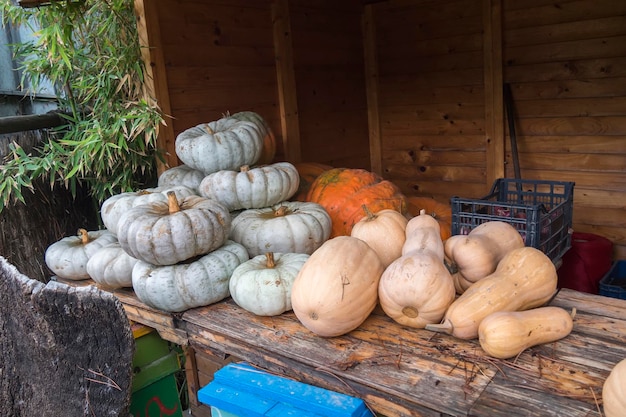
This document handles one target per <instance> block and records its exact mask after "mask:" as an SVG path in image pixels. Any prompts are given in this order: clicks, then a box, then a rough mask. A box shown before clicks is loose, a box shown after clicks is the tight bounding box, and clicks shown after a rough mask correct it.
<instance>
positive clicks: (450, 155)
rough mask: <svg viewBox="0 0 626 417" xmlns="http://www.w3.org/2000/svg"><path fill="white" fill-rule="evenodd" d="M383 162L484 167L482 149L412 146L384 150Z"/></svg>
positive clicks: (389, 163)
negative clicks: (445, 148) (438, 148)
mask: <svg viewBox="0 0 626 417" xmlns="http://www.w3.org/2000/svg"><path fill="white" fill-rule="evenodd" d="M383 160H384V164H385V165H386V166H388V165H400V164H409V165H415V166H416V167H418V169H421V168H422V167H428V166H448V165H454V166H460V167H463V166H466V167H468V166H471V167H480V168H484V167H485V153H484V152H482V151H471V150H469V151H465V150H463V151H456V152H454V151H422V150H419V148H416V147H412V148H408V149H402V150H391V151H386V152H385V154H384V155H383Z"/></svg>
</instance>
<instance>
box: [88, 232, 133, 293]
mask: <svg viewBox="0 0 626 417" xmlns="http://www.w3.org/2000/svg"><path fill="white" fill-rule="evenodd" d="M137 262H138V259H135V258H133V257H132V256H130V255H129V254H128V253H126V251H125V250H124V249H122V246H121V245H120V243H119V242H117V241H116V242H114V243H111V244H109V245H107V246H103V247H102V248H100V249H98V250H97V251H96V253H94V254H93V255H92V256H91V258H89V260H88V261H87V273H88V274H89V276H90V277H91V279H93V280H94V281H95V282H96V283H97V284H99V285H101V286H102V287H105V288H112V289H115V288H120V287H132V286H133V267H134V266H135V264H136V263H137Z"/></svg>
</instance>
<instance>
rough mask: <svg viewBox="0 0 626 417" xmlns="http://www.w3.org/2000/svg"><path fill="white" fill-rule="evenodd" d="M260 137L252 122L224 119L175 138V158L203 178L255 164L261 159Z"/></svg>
mask: <svg viewBox="0 0 626 417" xmlns="http://www.w3.org/2000/svg"><path fill="white" fill-rule="evenodd" d="M263 134H264V132H261V131H260V130H259V128H258V126H257V125H256V124H254V123H252V122H248V121H243V120H241V121H240V120H237V119H234V118H232V117H223V118H221V119H219V120H217V121H214V122H210V123H203V124H200V125H197V126H194V127H192V128H189V129H187V130H185V131H183V132H182V133H180V134H179V135H178V136H177V137H176V141H175V144H174V146H175V150H176V155H178V157H179V158H180V160H181V161H183V163H184V164H185V165H187V166H190V167H191V168H194V169H197V170H200V171H202V172H204V174H205V175H208V174H212V173H214V172H217V171H221V170H236V169H239V167H241V166H243V165H254V164H255V163H256V162H257V161H258V160H259V158H260V156H261V151H262V149H263Z"/></svg>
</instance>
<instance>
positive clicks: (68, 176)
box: [0, 0, 163, 210]
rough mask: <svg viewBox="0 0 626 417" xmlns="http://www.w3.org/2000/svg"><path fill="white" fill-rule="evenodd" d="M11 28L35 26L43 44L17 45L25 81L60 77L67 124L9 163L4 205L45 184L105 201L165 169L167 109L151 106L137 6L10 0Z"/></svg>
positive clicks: (0, 3) (95, 0)
mask: <svg viewBox="0 0 626 417" xmlns="http://www.w3.org/2000/svg"><path fill="white" fill-rule="evenodd" d="M0 13H1V14H2V17H3V20H4V22H5V23H6V22H11V23H12V24H13V25H16V26H17V25H33V24H34V25H35V26H36V27H34V28H33V30H34V31H35V32H36V35H37V36H36V38H35V40H34V41H31V42H25V43H21V44H16V45H13V48H14V52H15V55H16V57H17V58H18V59H19V62H21V68H20V69H21V71H22V74H23V76H22V83H23V84H24V85H30V86H32V87H33V88H37V87H38V86H39V85H40V83H41V81H43V80H44V77H45V79H48V80H50V81H51V82H52V83H53V84H54V85H55V86H56V90H57V96H58V101H59V109H60V110H61V111H63V113H64V114H65V117H66V118H67V124H66V125H64V126H62V127H60V128H58V129H55V130H54V131H52V132H51V135H50V138H49V139H48V140H47V141H45V143H43V144H42V145H41V146H39V147H38V148H37V149H36V150H35V151H34V152H32V153H31V154H27V153H26V152H25V151H24V150H23V149H22V148H21V147H19V146H18V145H15V144H14V145H12V148H11V150H12V152H11V154H10V155H9V156H8V157H7V158H6V160H5V161H4V165H0V202H1V203H2V207H5V206H7V203H9V202H11V201H16V200H18V201H24V199H23V195H22V192H23V190H24V189H33V181H34V180H35V179H37V178H44V179H45V178H47V179H49V182H50V186H51V187H54V186H55V185H56V184H62V185H63V186H65V187H68V188H69V189H70V190H72V191H75V190H76V187H77V185H78V184H81V185H85V186H86V187H87V189H89V190H90V192H91V194H92V195H93V197H94V198H95V199H96V200H97V202H98V203H101V202H102V201H104V199H106V198H107V197H109V196H110V195H113V194H117V193H120V192H123V191H130V190H136V189H139V188H142V187H143V186H144V184H143V183H142V179H144V178H150V176H151V175H154V172H155V168H156V166H155V163H156V158H157V157H158V158H161V155H160V153H159V152H158V151H157V149H156V136H157V131H158V127H159V125H160V124H162V123H163V118H162V114H161V113H160V110H159V108H158V107H157V106H156V104H154V103H153V102H152V100H150V102H149V101H146V98H145V94H144V83H143V80H144V67H143V63H142V60H141V49H140V45H139V40H138V35H137V28H136V24H135V22H136V19H135V15H134V12H133V1H132V0H86V1H67V2H52V3H51V5H49V6H46V7H41V8H35V9H22V8H21V7H18V6H15V5H13V2H12V1H11V0H0ZM2 207H0V210H1V209H2Z"/></svg>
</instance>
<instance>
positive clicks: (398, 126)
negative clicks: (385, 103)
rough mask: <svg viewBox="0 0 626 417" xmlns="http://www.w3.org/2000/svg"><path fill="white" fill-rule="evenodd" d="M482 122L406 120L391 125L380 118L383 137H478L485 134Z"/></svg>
mask: <svg viewBox="0 0 626 417" xmlns="http://www.w3.org/2000/svg"><path fill="white" fill-rule="evenodd" d="M483 123H484V121H483V120H456V121H454V120H406V121H404V122H402V123H399V122H395V123H391V122H389V121H388V120H386V118H384V117H381V131H382V133H383V135H385V136H386V135H413V136H419V135H464V134H467V135H479V134H484V133H485V127H484V126H483Z"/></svg>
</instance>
